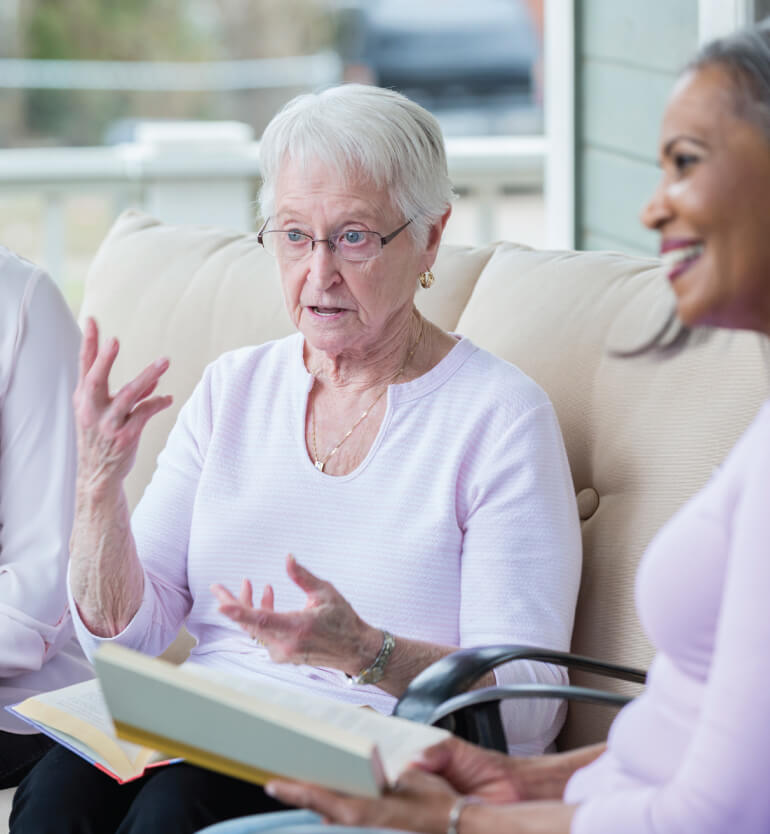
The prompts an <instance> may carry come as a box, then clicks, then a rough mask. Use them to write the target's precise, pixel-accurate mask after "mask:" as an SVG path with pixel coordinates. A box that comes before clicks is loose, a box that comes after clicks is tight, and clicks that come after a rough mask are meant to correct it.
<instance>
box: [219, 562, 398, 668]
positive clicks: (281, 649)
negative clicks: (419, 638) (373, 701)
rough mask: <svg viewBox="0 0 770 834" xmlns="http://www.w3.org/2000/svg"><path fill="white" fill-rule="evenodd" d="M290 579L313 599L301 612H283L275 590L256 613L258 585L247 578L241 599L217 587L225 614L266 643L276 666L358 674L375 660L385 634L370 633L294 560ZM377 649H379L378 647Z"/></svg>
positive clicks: (327, 587)
mask: <svg viewBox="0 0 770 834" xmlns="http://www.w3.org/2000/svg"><path fill="white" fill-rule="evenodd" d="M286 572H287V573H288V575H289V578H290V579H291V580H292V582H294V584H295V585H297V586H298V587H299V588H301V589H302V590H303V591H304V592H305V593H306V594H307V602H306V604H305V607H304V608H303V609H302V610H301V611H288V612H285V613H284V612H278V611H276V610H275V595H274V593H273V588H272V586H271V585H266V586H265V588H264V591H263V592H262V599H261V602H260V607H259V608H255V607H254V604H253V599H252V586H251V582H249V580H248V579H244V580H243V583H242V585H241V590H240V593H239V596H238V597H235V596H233V595H232V594H231V593H230V591H228V590H227V588H225V587H224V586H222V585H212V586H211V590H212V593H213V594H214V595H215V596H216V597H217V599H218V600H219V602H220V606H219V610H220V611H221V612H222V613H223V614H225V615H226V616H227V617H229V618H230V619H231V620H233V621H235V622H236V623H238V624H239V625H240V626H241V628H243V629H244V631H246V632H247V633H248V634H249V635H250V636H251V637H252V638H253V639H254V640H258V641H259V642H261V643H262V644H263V645H264V646H265V648H266V649H267V650H268V652H269V653H270V659H271V660H273V661H275V662H276V663H295V664H301V663H304V664H310V665H313V666H328V667H331V668H336V669H342V670H343V671H344V672H347V673H348V674H350V675H354V674H358V672H359V671H360V670H361V667H362V665H364V662H363V661H362V659H361V658H362V657H369V656H370V655H371V657H375V655H376V654H377V652H378V651H379V648H380V644H381V643H382V633H381V632H379V631H377V630H376V629H372V628H370V627H369V626H368V625H367V624H366V623H365V622H364V621H363V620H362V619H361V618H360V617H359V616H358V614H356V612H355V611H354V610H353V608H352V606H351V605H350V603H349V602H348V601H347V600H346V599H345V598H344V597H343V596H342V594H340V593H339V591H337V589H336V588H335V587H334V586H333V585H332V584H331V583H330V582H325V581H324V580H322V579H319V578H318V577H317V576H314V575H313V574H312V573H311V572H310V571H309V570H307V569H305V568H303V567H302V566H301V565H300V564H299V563H298V562H297V561H296V560H295V559H294V557H293V556H291V555H290V556H289V557H288V558H287V559H286ZM372 647H374V648H372Z"/></svg>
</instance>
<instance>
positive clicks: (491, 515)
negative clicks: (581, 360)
mask: <svg viewBox="0 0 770 834" xmlns="http://www.w3.org/2000/svg"><path fill="white" fill-rule="evenodd" d="M480 461H481V465H480V466H478V467H476V468H475V471H474V477H473V479H472V482H471V483H470V484H468V487H467V493H468V495H469V496H470V501H469V506H468V512H467V516H466V519H465V530H464V539H463V552H462V602H461V612H460V637H461V645H463V646H473V645H485V644H486V645H489V644H494V643H523V644H525V645H533V646H546V647H549V648H553V649H557V650H569V645H570V639H571V634H572V624H573V619H574V613H575V603H576V599H577V592H578V585H579V582H580V563H581V539H580V524H579V520H578V513H577V506H576V502H575V494H574V489H573V486H572V478H571V475H570V470H569V465H568V463H567V456H566V452H565V450H564V444H563V441H562V436H561V431H560V429H559V425H558V422H557V419H556V415H555V413H554V410H553V407H552V406H551V404H550V403H548V402H545V403H543V404H541V405H538V406H536V407H534V408H531V409H530V410H528V411H527V412H526V413H524V414H523V415H522V416H520V417H519V418H518V419H516V420H514V421H513V422H512V424H511V425H510V426H509V427H508V428H507V430H506V431H504V432H503V433H502V435H498V437H497V438H496V439H495V441H494V442H489V445H488V447H487V448H482V449H481V450H480ZM495 675H496V678H497V682H498V683H499V684H512V683H538V682H542V683H566V680H567V676H566V673H565V671H564V670H563V669H562V668H561V667H556V666H551V665H550V664H544V663H536V662H530V661H514V662H513V663H509V664H506V665H504V666H501V667H498V669H497V670H496V672H495ZM564 712H565V709H564V706H563V705H561V704H560V703H559V702H558V701H555V700H550V699H528V700H522V701H508V702H505V703H504V704H503V721H504V725H505V730H506V735H507V737H508V741H509V744H510V745H511V750H512V751H516V752H519V753H537V752H542V751H543V750H544V749H545V748H546V747H547V746H548V744H550V742H551V741H552V740H553V739H554V738H555V736H556V734H557V733H558V731H559V729H560V727H561V724H562V722H563V719H564Z"/></svg>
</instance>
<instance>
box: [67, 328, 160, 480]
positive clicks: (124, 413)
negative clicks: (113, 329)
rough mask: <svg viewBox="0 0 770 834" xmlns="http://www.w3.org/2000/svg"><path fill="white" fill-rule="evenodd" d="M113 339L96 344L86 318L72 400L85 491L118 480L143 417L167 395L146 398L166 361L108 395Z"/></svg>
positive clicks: (115, 350) (96, 333)
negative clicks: (75, 386)
mask: <svg viewBox="0 0 770 834" xmlns="http://www.w3.org/2000/svg"><path fill="white" fill-rule="evenodd" d="M118 349H119V348H118V341H117V339H108V340H107V341H105V342H104V344H102V346H101V349H100V348H99V331H98V329H97V326H96V322H95V321H94V320H93V319H91V318H89V319H88V320H87V321H86V326H85V330H84V332H83V342H82V345H81V348H80V376H79V378H78V384H77V388H76V389H75V393H74V395H73V398H72V401H73V404H74V408H75V425H76V431H77V440H78V483H79V485H81V486H84V487H86V488H88V489H89V490H94V489H96V490H98V489H100V488H109V487H111V486H116V485H119V484H120V483H122V481H123V479H124V478H125V477H126V475H127V474H128V472H129V471H130V469H131V467H132V466H133V463H134V459H135V457H136V450H137V448H138V446H139V437H140V435H141V433H142V430H143V429H144V426H145V425H146V423H147V421H148V420H149V419H150V418H151V417H152V416H153V415H155V414H157V413H158V412H159V411H162V410H163V409H164V408H168V406H170V405H171V402H172V398H171V397H170V396H166V397H150V395H151V394H152V392H153V391H154V390H155V388H156V386H157V384H158V380H159V379H160V377H161V376H162V375H163V374H164V373H165V372H166V370H167V368H168V360H167V359H158V360H156V361H155V362H153V363H152V364H151V365H148V366H147V367H146V368H145V369H144V370H143V371H142V372H141V373H140V374H139V375H138V376H137V377H136V378H135V379H133V380H131V382H128V383H126V384H125V385H124V386H123V387H122V388H121V389H120V390H119V391H118V392H117V393H116V394H115V395H114V396H110V392H109V374H110V370H111V369H112V366H113V364H114V362H115V358H116V357H117V355H118Z"/></svg>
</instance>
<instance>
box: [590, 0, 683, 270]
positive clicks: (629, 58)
mask: <svg viewBox="0 0 770 834" xmlns="http://www.w3.org/2000/svg"><path fill="white" fill-rule="evenodd" d="M575 21H576V29H577V31H576V36H577V42H576V67H575V79H576V85H577V86H576V108H575V109H576V121H577V124H576V148H575V151H576V156H575V160H576V166H575V167H576V207H575V208H576V212H575V214H576V229H575V233H576V234H575V237H576V243H577V246H578V248H583V249H616V250H619V251H622V252H629V253H639V254H654V253H655V252H656V249H657V242H656V236H655V235H654V234H651V233H649V232H647V231H646V230H645V229H644V228H643V227H642V226H641V224H640V223H639V211H640V209H641V207H642V205H643V203H644V201H645V200H646V199H647V197H648V196H649V195H650V193H651V192H652V189H653V187H654V185H655V183H656V182H657V179H658V175H659V171H658V168H657V165H656V161H655V160H656V155H657V141H658V130H659V127H660V118H661V115H662V112H663V108H664V106H665V102H666V97H667V95H668V92H669V90H670V89H671V86H672V84H673V82H674V80H675V78H676V76H677V74H678V72H679V70H680V69H681V67H682V66H683V64H685V63H686V61H687V60H688V59H689V58H690V56H691V55H692V54H693V53H694V52H695V50H696V48H697V44H698V0H644V2H643V3H642V2H639V0H576V2H575Z"/></svg>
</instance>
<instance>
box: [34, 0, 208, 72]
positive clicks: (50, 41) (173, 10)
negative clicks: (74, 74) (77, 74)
mask: <svg viewBox="0 0 770 834" xmlns="http://www.w3.org/2000/svg"><path fill="white" fill-rule="evenodd" d="M185 7H186V3H185V0H24V2H23V3H22V27H23V39H24V45H25V50H24V51H25V55H26V56H27V57H28V58H62V59H71V60H75V59H90V60H99V59H102V60H112V61H120V60H124V61H132V60H162V59H165V60H174V59H177V60H181V59H188V60H192V59H196V58H208V57H211V54H212V49H211V44H210V43H208V41H207V39H206V37H205V33H203V32H200V31H198V30H197V27H196V26H195V24H194V22H193V20H192V19H191V18H190V16H188V15H187V14H186V11H185Z"/></svg>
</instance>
